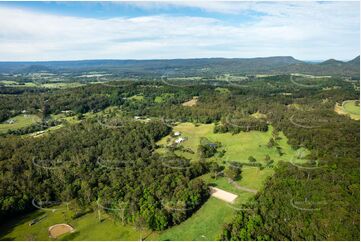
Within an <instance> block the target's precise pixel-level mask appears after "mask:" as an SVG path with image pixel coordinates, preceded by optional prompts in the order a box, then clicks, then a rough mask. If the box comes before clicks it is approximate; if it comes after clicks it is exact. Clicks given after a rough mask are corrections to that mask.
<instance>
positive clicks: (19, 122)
mask: <svg viewBox="0 0 361 242" xmlns="http://www.w3.org/2000/svg"><path fill="white" fill-rule="evenodd" d="M10 121H12V122H13V123H10ZM39 121H40V118H39V117H38V116H36V115H33V114H19V115H17V116H15V117H12V118H10V119H8V120H7V121H5V122H3V123H1V124H0V133H5V132H7V131H8V130H10V129H12V130H15V129H21V128H25V127H28V126H30V125H32V124H34V123H36V122H39Z"/></svg>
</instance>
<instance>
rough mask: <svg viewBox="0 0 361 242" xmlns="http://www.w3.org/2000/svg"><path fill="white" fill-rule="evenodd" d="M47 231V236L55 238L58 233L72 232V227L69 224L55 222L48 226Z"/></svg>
mask: <svg viewBox="0 0 361 242" xmlns="http://www.w3.org/2000/svg"><path fill="white" fill-rule="evenodd" d="M48 231H49V237H51V238H54V239H56V238H58V237H59V236H60V235H63V234H66V233H72V232H74V228H73V227H72V226H70V225H69V224H55V225H53V226H50V227H49V229H48Z"/></svg>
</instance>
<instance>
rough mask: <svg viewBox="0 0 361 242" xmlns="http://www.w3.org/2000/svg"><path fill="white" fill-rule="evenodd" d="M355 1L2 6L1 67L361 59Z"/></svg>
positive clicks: (358, 17) (5, 4) (59, 3)
mask: <svg viewBox="0 0 361 242" xmlns="http://www.w3.org/2000/svg"><path fill="white" fill-rule="evenodd" d="M359 9H360V6H359V2H358V1H352V2H335V1H332V2H325V1H323V2H244V1H243V2H214V1H213V2H205V1H199V2H77V3H76V2H11V3H10V2H1V3H0V61H48V60H82V59H176V58H183V59H184V58H209V57H224V58H252V57H267V56H293V57H294V58H296V59H300V60H326V59H330V58H334V59H339V60H350V59H353V58H355V57H356V56H358V55H359V52H360V50H359V41H360V40H359V34H360V31H359V28H360V20H359V19H360V10H359Z"/></svg>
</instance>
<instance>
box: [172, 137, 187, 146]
mask: <svg viewBox="0 0 361 242" xmlns="http://www.w3.org/2000/svg"><path fill="white" fill-rule="evenodd" d="M185 140H186V139H185V138H183V137H179V138H178V139H176V140H175V143H176V144H180V143H182V142H183V141H185Z"/></svg>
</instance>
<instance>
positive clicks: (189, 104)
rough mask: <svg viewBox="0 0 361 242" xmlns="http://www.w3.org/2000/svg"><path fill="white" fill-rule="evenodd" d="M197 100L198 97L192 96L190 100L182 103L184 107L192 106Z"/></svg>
mask: <svg viewBox="0 0 361 242" xmlns="http://www.w3.org/2000/svg"><path fill="white" fill-rule="evenodd" d="M197 102H198V97H193V98H192V100H189V101H187V102H184V103H182V105H183V106H185V107H192V106H195V105H196V104H197Z"/></svg>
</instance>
